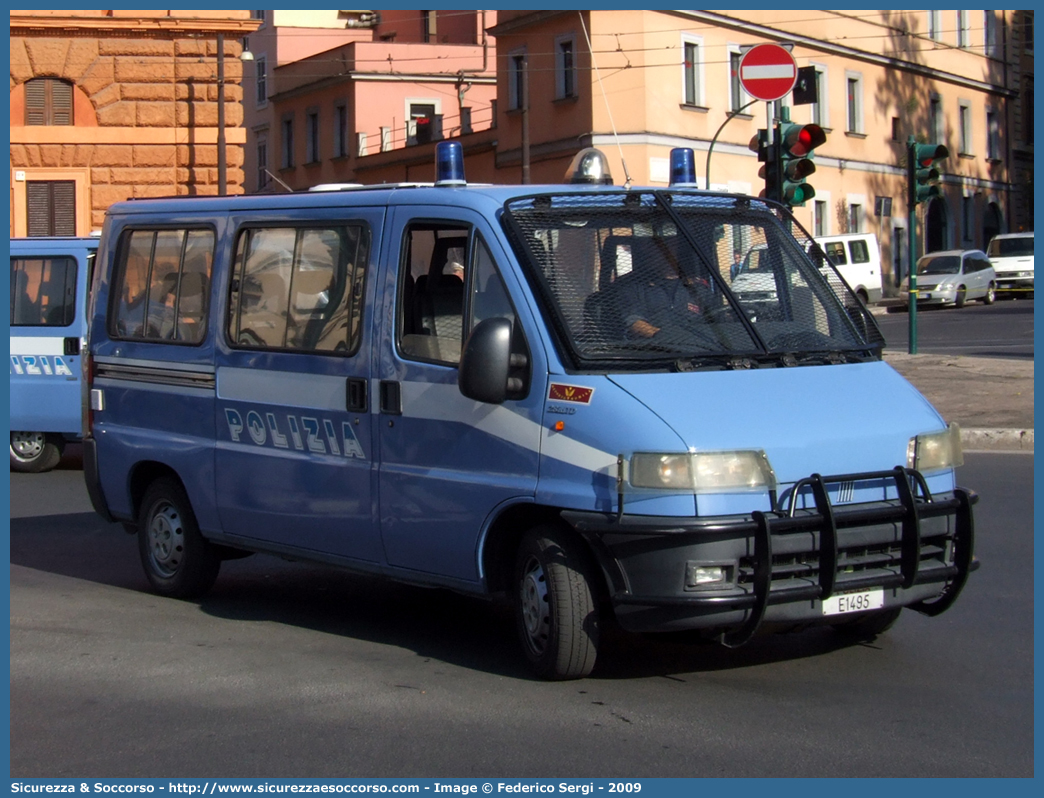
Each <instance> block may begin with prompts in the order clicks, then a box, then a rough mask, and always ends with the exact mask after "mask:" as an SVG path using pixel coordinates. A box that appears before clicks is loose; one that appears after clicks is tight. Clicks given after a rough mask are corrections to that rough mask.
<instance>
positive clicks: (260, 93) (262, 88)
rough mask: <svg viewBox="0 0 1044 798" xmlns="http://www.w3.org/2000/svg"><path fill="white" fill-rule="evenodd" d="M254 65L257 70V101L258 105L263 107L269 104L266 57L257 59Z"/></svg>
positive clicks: (261, 56)
mask: <svg viewBox="0 0 1044 798" xmlns="http://www.w3.org/2000/svg"><path fill="white" fill-rule="evenodd" d="M254 65H255V68H256V69H257V73H256V76H257V80H256V86H257V94H256V95H255V97H256V99H257V104H258V105H259V106H261V105H264V104H265V103H267V102H268V75H267V74H266V72H267V68H268V67H267V62H266V61H265V57H264V56H263V55H259V56H258V57H257V58H256V59H254Z"/></svg>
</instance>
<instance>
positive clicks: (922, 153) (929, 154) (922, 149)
mask: <svg viewBox="0 0 1044 798" xmlns="http://www.w3.org/2000/svg"><path fill="white" fill-rule="evenodd" d="M914 152H915V154H916V155H915V157H916V160H917V165H918V166H920V167H922V168H927V167H929V166H931V165H932V164H933V163H934V162H935V161H941V160H943V159H944V158H949V157H950V151H949V150H948V149H946V146H945V145H943V144H915V145H914Z"/></svg>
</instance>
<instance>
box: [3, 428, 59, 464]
mask: <svg viewBox="0 0 1044 798" xmlns="http://www.w3.org/2000/svg"><path fill="white" fill-rule="evenodd" d="M64 448H65V441H64V440H62V438H61V437H59V436H58V435H48V434H47V433H46V432H21V431H18V432H12V433H11V470H12V471H20V472H22V473H25V474H39V473H40V472H42V471H50V470H51V469H52V468H54V467H55V466H56V465H58V463H59V462H61V459H62V449H64Z"/></svg>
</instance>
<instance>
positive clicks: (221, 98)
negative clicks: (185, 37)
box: [217, 33, 254, 197]
mask: <svg viewBox="0 0 1044 798" xmlns="http://www.w3.org/2000/svg"><path fill="white" fill-rule="evenodd" d="M217 51H218V52H217V57H218V68H217V90H218V96H217V102H218V108H217V151H218V152H217V162H218V163H217V168H218V194H219V195H220V196H222V197H223V196H225V194H227V193H228V190H227V189H228V185H227V182H228V178H227V171H228V169H227V165H226V162H225V34H223V33H219V34H218V35H217ZM239 59H240V60H241V61H253V60H254V54H253V53H252V52H250V50H249V49H244V50H243V52H242V53H241V54H240V56H239Z"/></svg>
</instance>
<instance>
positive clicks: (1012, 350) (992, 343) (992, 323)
mask: <svg viewBox="0 0 1044 798" xmlns="http://www.w3.org/2000/svg"><path fill="white" fill-rule="evenodd" d="M877 323H878V325H879V326H880V327H881V332H882V333H883V334H884V337H885V341H886V342H887V346H886V350H888V351H893V352H906V351H908V349H909V342H910V317H909V315H908V314H907V313H906V311H905V310H903V311H902V312H900V313H887V314H884V315H879V316H877ZM917 352H918V354H934V355H965V356H973V357H1006V358H1020V359H1027V360H1032V359H1033V300H1032V299H1014V300H1011V299H1009V300H998V301H997V302H995V303H994V304H993V305H989V306H986V305H983V304H981V303H979V302H969V303H968V304H967V305H965V306H964V307H963V308H961V309H959V310H958V309H957V308H952V307H947V308H919V309H918V311H917Z"/></svg>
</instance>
